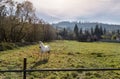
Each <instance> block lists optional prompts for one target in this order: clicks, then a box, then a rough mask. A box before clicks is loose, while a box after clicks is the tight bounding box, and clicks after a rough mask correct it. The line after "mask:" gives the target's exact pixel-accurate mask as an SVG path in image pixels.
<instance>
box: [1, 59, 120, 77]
mask: <svg viewBox="0 0 120 79" xmlns="http://www.w3.org/2000/svg"><path fill="white" fill-rule="evenodd" d="M26 67H27V59H26V58H24V61H23V70H0V73H5V72H18V73H19V72H21V73H23V79H26V75H27V74H26V73H27V72H46V71H57V72H59V71H65V72H66V71H120V68H64V69H63V68H44V69H26Z"/></svg>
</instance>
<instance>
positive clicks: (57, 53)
mask: <svg viewBox="0 0 120 79" xmlns="http://www.w3.org/2000/svg"><path fill="white" fill-rule="evenodd" d="M45 44H49V45H50V46H51V49H52V50H51V53H50V55H47V56H46V57H45V58H44V59H45V60H43V59H41V58H40V57H39V56H38V54H39V52H40V49H39V44H38V45H31V46H25V47H21V48H17V49H14V50H7V51H3V52H0V70H13V69H22V67H23V58H25V57H26V58H27V69H39V68H120V43H107V42H77V41H54V42H48V43H45ZM0 78H2V79H21V78H22V73H3V74H1V73H0ZM27 78H28V79H114V78H115V79H120V71H96V72H95V71H94V72H31V73H27Z"/></svg>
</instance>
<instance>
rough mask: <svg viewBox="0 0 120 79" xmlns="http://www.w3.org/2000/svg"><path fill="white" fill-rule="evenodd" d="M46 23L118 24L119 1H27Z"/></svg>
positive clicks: (119, 16) (119, 22) (119, 21)
mask: <svg viewBox="0 0 120 79" xmlns="http://www.w3.org/2000/svg"><path fill="white" fill-rule="evenodd" d="M28 1H31V2H32V3H33V5H34V7H35V8H36V12H37V15H38V16H39V17H40V18H42V19H43V20H45V21H47V22H50V23H51V22H58V21H64V20H69V21H87V22H88V21H90V22H103V23H112V24H120V0H28Z"/></svg>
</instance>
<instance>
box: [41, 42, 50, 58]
mask: <svg viewBox="0 0 120 79" xmlns="http://www.w3.org/2000/svg"><path fill="white" fill-rule="evenodd" d="M39 43H40V48H41V56H42V54H43V53H50V46H49V45H44V44H43V42H42V41H39Z"/></svg>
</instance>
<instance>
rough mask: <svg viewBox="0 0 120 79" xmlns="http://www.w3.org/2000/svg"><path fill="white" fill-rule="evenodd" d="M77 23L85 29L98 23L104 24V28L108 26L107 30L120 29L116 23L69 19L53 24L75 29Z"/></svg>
mask: <svg viewBox="0 0 120 79" xmlns="http://www.w3.org/2000/svg"><path fill="white" fill-rule="evenodd" d="M75 24H77V25H78V27H79V28H83V29H91V27H93V28H94V27H95V26H96V25H97V24H98V25H99V26H102V27H103V28H106V30H110V31H111V30H118V29H120V25H115V24H103V23H96V22H91V23H90V22H69V21H62V22H58V23H53V24H52V25H53V26H54V27H57V28H60V27H61V28H68V29H73V28H74V26H75Z"/></svg>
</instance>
